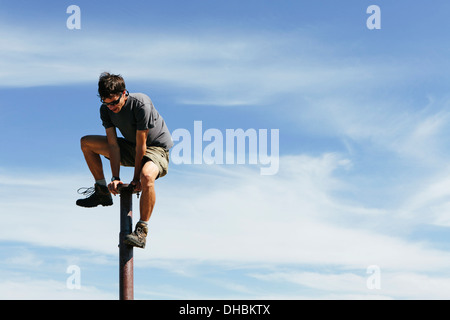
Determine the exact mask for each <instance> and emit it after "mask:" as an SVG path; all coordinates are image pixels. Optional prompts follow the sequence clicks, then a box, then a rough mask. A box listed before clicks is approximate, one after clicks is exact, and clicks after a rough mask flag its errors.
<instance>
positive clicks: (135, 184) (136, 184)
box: [130, 180, 142, 192]
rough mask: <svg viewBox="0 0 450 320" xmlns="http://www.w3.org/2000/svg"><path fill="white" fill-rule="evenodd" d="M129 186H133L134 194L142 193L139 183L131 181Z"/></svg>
mask: <svg viewBox="0 0 450 320" xmlns="http://www.w3.org/2000/svg"><path fill="white" fill-rule="evenodd" d="M130 184H131V185H133V187H134V191H136V192H141V191H142V186H141V181H139V180H137V181H136V180H133V181H131V182H130Z"/></svg>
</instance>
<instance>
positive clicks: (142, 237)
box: [124, 222, 148, 249]
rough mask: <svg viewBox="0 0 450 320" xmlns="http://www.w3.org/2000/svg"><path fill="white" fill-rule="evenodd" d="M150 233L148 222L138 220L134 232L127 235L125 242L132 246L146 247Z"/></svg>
mask: <svg viewBox="0 0 450 320" xmlns="http://www.w3.org/2000/svg"><path fill="white" fill-rule="evenodd" d="M147 234H148V226H147V224H146V223H142V222H138V223H137V224H136V229H134V232H132V233H130V234H128V235H126V236H125V239H124V242H125V243H126V244H129V245H130V246H134V247H139V248H142V249H144V248H145V242H146V237H147Z"/></svg>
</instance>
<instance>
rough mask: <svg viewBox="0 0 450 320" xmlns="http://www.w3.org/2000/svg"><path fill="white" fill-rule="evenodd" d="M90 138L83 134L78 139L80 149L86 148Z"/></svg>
mask: <svg viewBox="0 0 450 320" xmlns="http://www.w3.org/2000/svg"><path fill="white" fill-rule="evenodd" d="M90 140H91V136H84V137H82V138H81V139H80V146H81V150H86V149H87V148H88V147H89V141H90Z"/></svg>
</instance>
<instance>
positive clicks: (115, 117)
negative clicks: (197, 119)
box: [100, 93, 173, 150]
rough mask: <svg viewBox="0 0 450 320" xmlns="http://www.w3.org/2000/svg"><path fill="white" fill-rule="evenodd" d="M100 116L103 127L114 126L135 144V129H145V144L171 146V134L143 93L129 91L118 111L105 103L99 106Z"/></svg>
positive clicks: (166, 147) (167, 148)
mask: <svg viewBox="0 0 450 320" xmlns="http://www.w3.org/2000/svg"><path fill="white" fill-rule="evenodd" d="M100 118H101V119H102V124H103V126H104V127H105V129H108V128H110V127H116V128H118V129H119V130H120V132H121V133H122V135H123V137H124V138H125V139H126V140H128V141H130V142H132V143H134V144H136V130H147V129H149V131H148V136H147V146H155V147H162V148H164V149H166V150H169V149H170V148H172V146H173V141H172V136H171V135H170V132H169V129H168V128H167V126H166V123H165V122H164V119H163V118H162V117H161V115H160V114H159V113H158V111H157V110H156V109H155V107H154V106H153V103H152V101H151V100H150V98H149V97H148V96H147V95H145V94H143V93H130V95H129V96H128V100H127V102H126V103H125V105H124V106H123V108H122V110H120V112H119V113H114V112H112V111H111V110H109V108H108V107H107V106H106V105H105V104H102V106H101V107H100Z"/></svg>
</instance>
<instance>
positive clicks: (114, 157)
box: [109, 145, 120, 177]
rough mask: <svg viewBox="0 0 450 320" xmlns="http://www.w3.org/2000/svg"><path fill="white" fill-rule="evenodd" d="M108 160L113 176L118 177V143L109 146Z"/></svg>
mask: <svg viewBox="0 0 450 320" xmlns="http://www.w3.org/2000/svg"><path fill="white" fill-rule="evenodd" d="M109 161H110V163H111V173H112V175H113V177H120V148H119V146H118V145H110V146H109Z"/></svg>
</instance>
